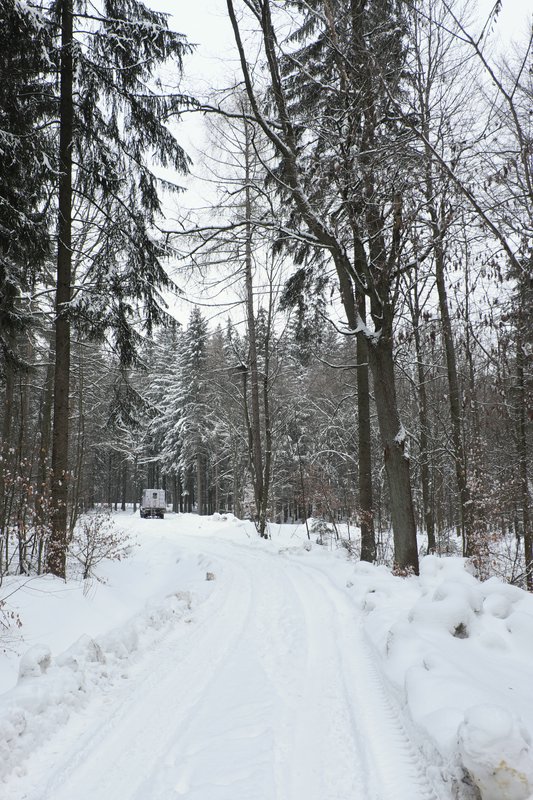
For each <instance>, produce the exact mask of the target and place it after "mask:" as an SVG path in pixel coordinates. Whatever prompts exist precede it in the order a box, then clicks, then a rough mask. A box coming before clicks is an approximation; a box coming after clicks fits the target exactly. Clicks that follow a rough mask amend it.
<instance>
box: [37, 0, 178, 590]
mask: <svg viewBox="0 0 533 800" xmlns="http://www.w3.org/2000/svg"><path fill="white" fill-rule="evenodd" d="M50 14H51V21H52V23H53V25H54V27H55V31H56V35H57V37H58V40H59V41H58V50H57V54H58V56H57V58H58V62H59V71H60V84H59V89H58V123H59V159H58V160H59V167H60V179H59V189H58V236H57V279H56V285H57V288H56V331H55V333H56V335H55V351H56V365H55V379H54V387H55V391H54V422H53V445H52V472H53V483H52V504H53V508H54V516H53V531H52V536H51V540H50V543H49V550H48V562H47V565H48V569H49V570H50V571H51V572H52V573H54V574H56V575H59V576H64V574H65V557H66V544H67V497H68V479H69V461H68V444H69V435H68V434H69V432H68V419H69V386H70V341H71V326H72V323H73V321H75V322H76V323H77V324H78V326H79V328H80V329H81V330H82V331H83V332H86V333H88V334H89V335H91V336H101V337H103V336H104V335H105V334H106V333H107V332H111V333H112V336H113V340H114V343H115V346H116V349H117V351H118V354H119V356H120V359H121V362H122V363H123V364H124V365H128V364H131V363H132V362H133V361H134V360H135V353H136V345H137V343H138V335H139V334H138V330H137V328H136V326H137V325H138V323H139V322H140V323H141V324H142V326H144V328H145V330H146V331H147V332H150V331H151V329H152V326H153V324H154V323H156V322H159V321H161V320H163V319H164V311H163V309H162V302H161V297H160V290H161V289H162V288H168V287H169V286H170V283H171V282H170V281H169V278H168V276H167V274H166V272H165V270H164V268H163V264H162V258H163V257H164V255H165V251H164V248H163V247H162V246H161V245H160V244H158V243H157V241H156V240H155V239H154V235H153V232H154V230H155V225H156V220H157V216H158V214H159V213H160V211H161V205H160V203H161V201H160V197H159V194H158V181H157V180H156V177H155V175H154V173H153V170H152V167H151V165H152V164H153V163H156V162H159V164H161V165H162V166H164V167H172V168H173V169H175V170H178V171H181V172H183V171H185V170H186V166H187V160H186V157H185V154H184V152H183V150H182V148H181V147H180V145H179V144H178V142H177V141H176V139H175V137H174V135H173V133H172V132H171V131H170V130H169V128H168V127H167V124H166V123H168V121H169V120H170V119H171V118H172V117H175V116H176V115H177V114H178V113H179V111H180V109H181V108H183V104H184V102H186V101H185V98H184V97H183V96H182V95H181V94H179V92H177V91H176V92H175V93H171V94H168V93H166V92H163V89H162V86H161V85H160V83H159V82H158V81H157V76H156V74H157V70H158V69H159V68H160V67H161V66H162V65H163V64H165V62H167V61H170V60H172V61H173V63H174V65H175V66H174V69H175V70H176V72H179V69H180V67H181V59H182V56H183V55H184V53H185V52H186V51H187V50H188V49H189V48H188V45H187V43H186V41H185V39H184V37H183V36H182V35H181V34H178V33H174V32H172V31H170V30H169V29H168V25H167V20H166V17H165V15H163V14H160V13H157V12H154V11H151V10H150V9H148V8H147V7H146V6H145V5H144V4H143V3H141V2H137V1H136V0H103V1H102V2H101V3H99V4H97V5H96V6H95V7H92V8H91V10H90V11H86V6H85V5H84V4H83V3H79V4H78V3H77V2H76V0H58V2H55V3H54V4H53V5H52V7H51V9H50ZM167 188H170V187H169V186H167ZM75 209H76V211H75ZM81 226H83V231H80V227H81ZM80 233H81V235H80ZM80 243H82V244H84V245H85V247H84V248H82V252H81V253H79V252H77V256H78V257H77V274H76V275H75V276H74V274H73V250H74V248H76V250H77V251H78V246H79V244H80ZM74 277H75V278H76V284H77V285H79V284H81V288H80V289H78V288H77V289H76V291H75V292H74V291H73V283H74Z"/></svg>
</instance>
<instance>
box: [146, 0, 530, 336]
mask: <svg viewBox="0 0 533 800" xmlns="http://www.w3.org/2000/svg"><path fill="white" fill-rule="evenodd" d="M148 2H149V4H150V5H151V7H153V8H154V9H157V10H158V11H164V12H166V13H168V14H170V15H171V19H170V26H171V27H172V28H173V29H174V30H176V31H179V32H180V33H183V34H185V35H186V36H187V38H188V40H189V42H191V43H194V44H196V50H195V52H194V54H193V55H190V56H187V57H186V59H185V63H184V68H185V69H184V76H183V80H182V83H181V87H180V88H181V90H182V91H183V92H185V93H188V94H190V95H192V96H194V97H196V98H198V99H204V98H207V97H209V95H210V94H211V93H212V91H213V89H214V88H216V89H223V88H224V87H227V86H230V85H232V84H234V83H235V82H236V81H239V80H240V79H241V75H240V67H239V64H238V60H237V57H236V51H235V46H234V40H233V32H232V30H231V25H230V22H229V19H228V15H227V9H226V2H225V0H148ZM465 2H466V4H467V8H468V9H470V13H471V14H472V17H473V20H474V22H475V23H478V24H479V25H482V24H483V22H484V21H485V19H486V17H487V14H488V13H489V11H490V10H491V9H492V7H493V5H494V0H478V3H477V7H478V13H477V14H475V15H474V14H473V12H472V11H471V8H472V6H474V3H473V2H472V0H465ZM532 19H533V0H503V4H502V10H501V13H500V14H499V17H498V20H497V24H496V26H495V29H494V31H493V34H492V35H493V37H494V42H495V44H496V46H497V49H498V50H499V51H500V52H502V53H503V54H505V51H506V50H507V49H508V48H509V47H510V46H511V43H512V41H513V40H514V41H515V42H521V41H524V40H525V39H527V36H528V30H529V28H528V20H529V22H531V20H532ZM172 77H173V76H172ZM177 135H178V138H179V141H180V143H181V144H182V145H183V146H184V148H185V150H186V151H187V153H188V154H189V155H190V156H191V158H192V159H193V162H194V163H193V167H192V173H191V175H190V176H189V177H187V178H186V179H183V178H181V177H180V178H179V179H178V181H179V182H180V183H181V184H182V185H184V186H186V188H187V191H186V192H185V193H184V194H183V195H181V196H180V198H179V200H178V201H177V204H176V214H173V213H172V212H170V216H180V215H182V214H183V211H184V209H187V208H188V209H195V208H198V207H202V206H205V205H207V204H208V199H209V198H210V197H212V196H213V192H212V188H211V186H210V185H209V184H208V183H206V182H205V181H204V180H203V179H202V153H203V152H205V151H206V150H208V149H209V146H208V144H207V140H206V135H205V131H204V128H203V124H202V119H201V117H200V116H199V115H198V114H190V115H189V114H185V115H184V117H183V119H182V121H181V123H180V125H179V127H178V129H177ZM169 222H170V220H169ZM169 227H174V225H173V224H172V223H170V225H169ZM173 277H175V278H176V279H177V281H178V284H179V285H180V286H181V287H182V288H183V289H184V290H185V292H186V295H187V300H186V302H185V303H183V302H181V301H180V302H178V303H177V304H176V306H175V308H174V313H175V314H176V316H178V318H179V319H180V320H181V321H182V322H185V321H186V320H187V318H188V315H189V311H190V307H191V304H192V303H195V302H200V303H201V304H202V305H204V304H207V306H208V307H207V308H206V306H205V305H204V311H205V312H206V313H207V315H208V316H218V314H219V313H220V312H221V311H222V309H221V308H220V307H218V306H217V305H216V304H215V302H214V298H209V296H208V293H207V292H206V291H204V290H202V289H201V288H199V287H198V286H195V285H193V282H192V281H190V280H189V281H187V280H186V277H185V275H184V274H174V275H173ZM212 301H213V302H212ZM173 306H174V303H173ZM209 306H210V308H211V311H209ZM222 313H224V312H223V311H222Z"/></svg>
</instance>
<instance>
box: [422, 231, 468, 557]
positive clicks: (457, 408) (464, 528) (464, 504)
mask: <svg viewBox="0 0 533 800" xmlns="http://www.w3.org/2000/svg"><path fill="white" fill-rule="evenodd" d="M432 216H433V215H432ZM434 219H435V220H436V216H435V217H434ZM433 236H434V240H435V250H434V252H435V277H436V280H437V292H438V297H439V310H440V318H441V327H442V338H443V340H444V351H445V354H446V372H447V377H448V396H449V401H450V419H451V428H452V430H451V433H452V447H453V456H454V463H455V479H456V482H457V489H458V492H459V503H460V528H461V536H462V540H463V555H465V556H471V555H473V541H472V520H471V514H470V492H469V489H468V482H467V474H466V457H465V451H464V446H463V436H462V426H461V393H460V389H459V378H458V375H457V357H456V353H455V343H454V339H453V330H452V322H451V319H450V311H449V307H448V295H447V291H446V280H445V273H444V253H443V251H442V245H441V242H440V241H439V239H438V238H437V237H440V230H439V228H438V226H437V228H436V230H435V225H434V232H433Z"/></svg>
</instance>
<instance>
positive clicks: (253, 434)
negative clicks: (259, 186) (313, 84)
mask: <svg viewBox="0 0 533 800" xmlns="http://www.w3.org/2000/svg"><path fill="white" fill-rule="evenodd" d="M244 132H245V143H244V164H245V177H244V180H245V214H246V241H245V264H244V276H245V286H246V332H247V334H248V351H249V368H250V407H251V415H250V443H251V447H252V452H251V453H250V463H251V467H252V479H253V484H254V495H255V508H256V513H257V518H258V522H259V533H260V535H261V536H262V537H265V535H266V534H265V520H264V514H263V509H264V504H265V497H264V491H265V486H264V475H263V447H262V441H261V409H260V404H259V369H258V364H257V337H256V330H255V313H254V293H253V271H252V222H251V218H252V202H251V195H250V181H251V165H250V148H251V142H250V131H249V126H248V123H246V122H245V124H244ZM245 400H246V398H245Z"/></svg>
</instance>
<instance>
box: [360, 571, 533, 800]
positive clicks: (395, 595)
mask: <svg viewBox="0 0 533 800" xmlns="http://www.w3.org/2000/svg"><path fill="white" fill-rule="evenodd" d="M351 592H352V593H353V595H354V597H355V598H356V599H357V602H358V605H359V607H360V608H361V610H362V611H363V613H364V614H365V617H366V619H365V623H364V624H365V629H366V631H367V634H368V636H369V637H370V639H371V640H372V642H373V643H374V645H375V647H376V650H377V652H378V653H379V654H380V656H381V658H382V663H383V666H384V670H385V673H386V675H387V677H388V678H389V680H390V681H391V683H392V684H393V685H394V686H396V687H397V689H398V691H401V692H403V693H404V695H405V701H406V704H407V707H408V709H409V713H410V715H411V718H412V720H413V721H414V723H415V724H416V725H417V727H418V728H419V729H420V730H421V731H422V732H423V734H424V735H429V736H430V737H431V739H432V740H433V742H434V743H435V744H436V746H437V748H438V750H439V751H440V752H441V753H442V754H443V756H444V758H445V759H446V760H447V761H448V763H449V764H450V767H451V769H452V770H453V769H455V770H457V769H458V768H460V767H463V768H464V769H466V770H467V772H468V773H469V775H470V777H471V779H472V781H473V782H474V784H475V785H476V786H477V787H478V789H479V791H480V792H481V795H482V797H483V800H496V799H497V800H525V799H526V798H528V797H529V796H530V795H531V794H533V750H532V748H531V740H532V738H533V692H532V691H531V674H532V673H531V661H532V657H533V598H532V597H531V596H530V595H528V594H526V593H525V592H523V591H522V590H520V589H517V588H516V587H513V586H509V585H506V584H503V583H501V582H500V581H499V580H497V579H495V578H492V579H490V580H488V581H485V582H480V581H478V580H476V578H475V577H474V576H473V575H472V574H471V573H470V568H469V564H468V562H467V561H466V560H464V559H462V558H437V557H435V556H427V557H426V558H424V559H423V560H422V562H421V574H420V577H419V578H409V579H407V580H402V579H399V578H395V577H394V576H392V575H390V573H389V572H388V571H387V570H385V569H384V568H379V567H378V568H376V567H372V566H369V565H365V564H359V565H357V566H356V567H355V576H354V579H353V587H352V588H351Z"/></svg>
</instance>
